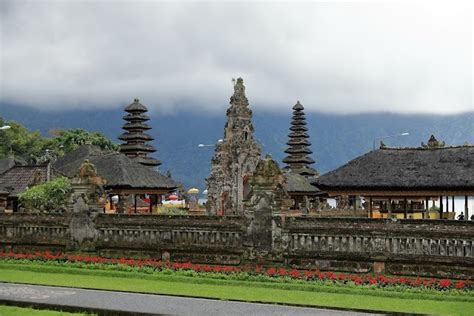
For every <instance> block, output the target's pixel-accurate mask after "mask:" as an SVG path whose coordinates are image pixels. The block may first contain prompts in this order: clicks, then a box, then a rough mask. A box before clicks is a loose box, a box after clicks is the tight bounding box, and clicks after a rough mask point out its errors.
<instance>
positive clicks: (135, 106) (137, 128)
mask: <svg viewBox="0 0 474 316" xmlns="http://www.w3.org/2000/svg"><path fill="white" fill-rule="evenodd" d="M125 111H126V112H128V113H129V114H127V115H125V116H124V117H123V119H124V120H125V121H126V122H127V123H125V124H124V125H123V127H122V128H123V129H124V130H125V131H126V132H125V133H123V134H122V135H120V136H119V139H120V140H122V141H124V142H125V143H124V144H122V145H120V152H121V153H123V154H125V155H127V156H128V157H130V158H133V159H135V160H136V161H138V162H139V163H141V164H142V165H145V166H159V165H161V162H160V161H159V160H157V159H155V158H152V157H148V154H149V153H154V152H155V151H156V149H155V147H153V146H151V145H149V144H146V142H148V141H152V140H153V137H151V136H150V135H148V134H145V133H144V131H146V130H149V129H151V127H150V126H149V125H148V124H146V123H145V122H146V121H148V120H149V119H150V118H149V117H148V116H147V115H145V114H144V113H146V112H148V109H147V108H146V106H144V105H143V104H141V103H140V101H139V100H138V98H135V100H133V103H132V104H130V105H129V106H127V107H126V108H125Z"/></svg>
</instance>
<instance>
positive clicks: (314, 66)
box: [0, 0, 474, 113]
mask: <svg viewBox="0 0 474 316" xmlns="http://www.w3.org/2000/svg"><path fill="white" fill-rule="evenodd" d="M472 9H473V8H472V5H470V4H469V1H443V2H439V3H436V2H434V1H424V2H414V1H398V2H393V1H392V2H386V3H381V2H368V3H367V2H365V3H363V2H333V3H318V2H304V3H303V2H301V3H284V2H283V3H282V2H279V3H277V4H275V3H273V2H260V3H254V2H242V1H236V2H226V3H217V2H190V1H188V2H178V3H176V2H159V1H133V2H132V1H40V0H37V1H5V0H3V1H0V10H1V11H0V12H1V13H0V20H1V22H0V23H1V24H0V25H1V30H0V35H1V38H0V41H1V42H0V54H1V55H0V58H1V68H0V102H9V103H18V104H26V105H30V106H34V107H40V108H51V109H58V108H62V109H72V108H86V107H89V106H103V107H119V106H120V107H122V106H123V105H124V104H128V103H130V101H131V100H132V99H133V97H135V96H139V97H140V98H141V100H142V101H143V103H144V104H145V105H147V106H148V107H149V108H152V109H158V110H159V111H164V112H170V111H171V112H179V111H183V110H185V109H187V108H189V107H191V106H192V107H193V108H194V109H196V108H199V109H203V110H206V111H207V110H209V111H215V112H216V111H221V110H222V109H225V108H226V107H227V106H228V101H229V96H230V95H231V93H232V82H231V79H232V78H234V77H239V76H242V77H243V78H244V81H245V84H246V86H247V96H248V98H249V100H250V103H251V106H252V107H253V108H258V109H275V110H278V111H283V110H285V111H288V108H289V107H290V106H292V105H293V104H294V103H295V102H296V100H301V102H302V103H303V104H304V105H305V106H306V108H307V109H308V110H312V111H320V112H334V113H354V112H373V111H391V112H398V113H407V112H420V113H459V112H464V111H473V110H474V105H473V80H472V74H473V49H472V43H473V33H474V32H473V21H472V20H473V19H472V16H473V10H472ZM0 106H1V105H0Z"/></svg>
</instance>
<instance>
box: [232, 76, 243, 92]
mask: <svg viewBox="0 0 474 316" xmlns="http://www.w3.org/2000/svg"><path fill="white" fill-rule="evenodd" d="M234 95H244V96H245V86H244V79H242V78H241V77H239V78H237V82H236V83H235V84H234Z"/></svg>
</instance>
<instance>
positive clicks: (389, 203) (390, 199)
mask: <svg viewBox="0 0 474 316" xmlns="http://www.w3.org/2000/svg"><path fill="white" fill-rule="evenodd" d="M387 218H392V198H388V215H387Z"/></svg>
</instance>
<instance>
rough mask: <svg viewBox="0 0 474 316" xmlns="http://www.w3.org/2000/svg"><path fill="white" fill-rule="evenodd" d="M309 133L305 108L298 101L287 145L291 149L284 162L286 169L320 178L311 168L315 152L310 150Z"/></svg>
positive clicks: (294, 107) (308, 176) (286, 151)
mask: <svg viewBox="0 0 474 316" xmlns="http://www.w3.org/2000/svg"><path fill="white" fill-rule="evenodd" d="M307 131H308V128H307V127H306V117H305V114H304V107H303V105H302V104H301V103H300V101H298V102H297V103H296V104H295V106H293V118H292V121H291V127H290V133H289V134H288V137H289V140H288V142H287V143H286V144H287V145H288V146H289V147H288V149H287V150H285V153H287V154H288V156H286V157H285V158H284V159H283V162H284V163H286V164H287V167H285V169H289V170H290V171H292V172H296V173H298V174H300V175H302V176H304V177H306V178H310V177H315V176H318V172H317V171H316V170H315V169H313V168H312V167H311V165H312V164H314V160H313V159H311V157H310V156H309V155H311V154H312V153H313V152H312V151H311V149H310V146H311V143H310V141H309V135H308V133H306V132H307Z"/></svg>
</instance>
